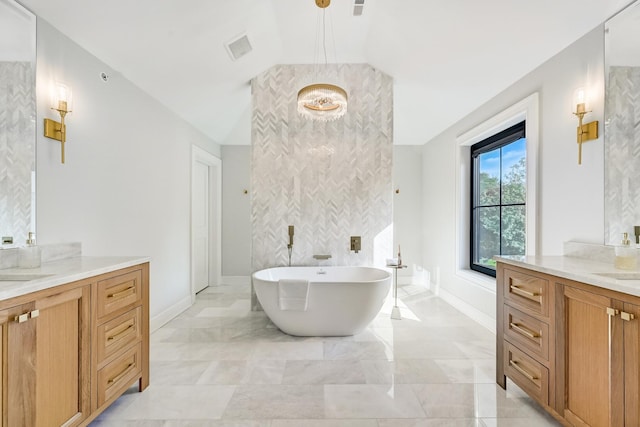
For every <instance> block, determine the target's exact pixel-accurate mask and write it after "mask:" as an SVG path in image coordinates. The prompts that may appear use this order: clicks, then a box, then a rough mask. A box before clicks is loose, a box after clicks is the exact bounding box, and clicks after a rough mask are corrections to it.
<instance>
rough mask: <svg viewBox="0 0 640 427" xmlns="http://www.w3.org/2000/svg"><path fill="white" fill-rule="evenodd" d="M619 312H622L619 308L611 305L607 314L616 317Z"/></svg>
mask: <svg viewBox="0 0 640 427" xmlns="http://www.w3.org/2000/svg"><path fill="white" fill-rule="evenodd" d="M618 313H620V312H619V311H618V310H616V309H615V308H611V307H607V315H609V316H612V317H615V316H617V315H618Z"/></svg>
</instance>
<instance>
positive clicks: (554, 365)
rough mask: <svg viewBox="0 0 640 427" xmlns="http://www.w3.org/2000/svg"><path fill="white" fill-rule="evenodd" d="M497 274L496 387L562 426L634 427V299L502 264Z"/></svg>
mask: <svg viewBox="0 0 640 427" xmlns="http://www.w3.org/2000/svg"><path fill="white" fill-rule="evenodd" d="M497 273H498V274H497V284H498V293H497V294H498V295H497V303H498V305H497V337H496V338H497V350H498V351H497V364H496V371H497V378H496V380H497V383H498V384H499V385H500V386H502V387H503V388H506V378H507V377H508V378H510V379H511V380H512V381H513V382H514V383H516V384H517V385H518V386H520V387H521V388H522V389H523V390H524V391H526V392H527V393H528V394H529V395H530V396H531V397H532V398H534V399H535V400H537V401H538V402H539V403H540V404H541V405H542V406H543V407H544V408H545V409H546V410H547V411H548V412H549V413H551V414H552V415H553V416H554V417H556V418H557V419H558V420H559V421H561V422H562V423H563V424H564V425H568V426H581V427H583V426H592V427H631V426H633V427H640V409H639V408H640V360H639V357H640V325H639V323H638V322H640V298H639V297H636V296H632V295H627V294H623V293H620V292H615V291H611V290H608V289H604V288H600V287H597V286H592V285H588V284H584V283H580V282H575V281H571V280H567V279H564V278H560V277H556V276H551V275H547V274H543V273H539V272H536V271H532V270H529V269H524V268H520V267H514V266H512V265H505V264H503V263H498V266H497ZM522 291H524V292H522ZM514 298H515V299H514ZM522 298H525V299H524V300H522ZM545 300H546V301H547V302H545Z"/></svg>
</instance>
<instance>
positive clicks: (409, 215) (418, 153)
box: [393, 145, 423, 282]
mask: <svg viewBox="0 0 640 427" xmlns="http://www.w3.org/2000/svg"><path fill="white" fill-rule="evenodd" d="M397 190H399V192H397V193H396V191H397ZM393 191H394V192H393V248H394V257H395V256H397V252H398V245H400V247H401V250H402V263H403V264H405V265H407V266H408V268H406V269H404V270H399V271H398V277H399V282H402V281H403V279H404V282H407V281H409V282H410V281H413V282H420V281H421V280H422V233H421V232H420V230H421V229H422V203H423V200H422V147H420V146H415V145H397V146H394V147H393ZM402 276H407V277H405V278H401V277H402Z"/></svg>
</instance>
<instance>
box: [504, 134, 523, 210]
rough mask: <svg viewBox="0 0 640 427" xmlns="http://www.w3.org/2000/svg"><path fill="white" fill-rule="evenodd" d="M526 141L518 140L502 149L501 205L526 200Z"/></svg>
mask: <svg viewBox="0 0 640 427" xmlns="http://www.w3.org/2000/svg"><path fill="white" fill-rule="evenodd" d="M526 152H527V149H526V139H524V138H520V139H519V140H517V141H514V142H512V143H511V144H509V145H505V146H504V147H502V204H503V205H509V204H512V203H525V201H526V200H527V155H526Z"/></svg>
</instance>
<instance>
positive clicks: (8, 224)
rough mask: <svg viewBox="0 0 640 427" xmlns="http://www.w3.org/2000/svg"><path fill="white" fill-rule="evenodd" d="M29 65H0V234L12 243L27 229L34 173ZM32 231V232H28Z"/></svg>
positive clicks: (31, 72)
mask: <svg viewBox="0 0 640 427" xmlns="http://www.w3.org/2000/svg"><path fill="white" fill-rule="evenodd" d="M34 71H35V70H34V67H33V64H32V63H30V62H0V234H1V235H2V236H13V239H14V240H13V241H14V243H21V244H24V242H25V241H26V239H27V233H28V232H29V231H30V227H31V216H32V200H31V196H32V195H31V173H32V171H34V170H35V149H34V144H35V111H36V108H35V103H36V98H35V89H34V88H35V84H34V78H35V72H34ZM31 231H35V230H31Z"/></svg>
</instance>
